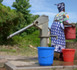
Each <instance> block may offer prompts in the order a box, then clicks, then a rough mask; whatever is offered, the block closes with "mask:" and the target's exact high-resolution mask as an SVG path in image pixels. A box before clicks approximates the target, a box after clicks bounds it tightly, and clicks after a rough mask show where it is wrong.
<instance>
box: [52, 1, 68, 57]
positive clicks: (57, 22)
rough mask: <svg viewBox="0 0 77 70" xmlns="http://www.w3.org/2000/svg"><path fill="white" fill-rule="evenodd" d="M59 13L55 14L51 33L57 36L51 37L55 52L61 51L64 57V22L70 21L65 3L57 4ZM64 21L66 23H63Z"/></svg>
mask: <svg viewBox="0 0 77 70" xmlns="http://www.w3.org/2000/svg"><path fill="white" fill-rule="evenodd" d="M56 5H57V8H58V10H59V13H58V14H57V15H56V16H55V18H54V21H53V24H52V26H51V35H56V36H57V38H56V37H51V46H54V47H55V50H54V51H55V52H57V53H60V58H62V49H65V46H66V42H65V35H64V24H67V23H68V19H69V16H68V15H67V13H66V12H65V4H64V3H63V2H62V3H59V4H56ZM63 22H64V23H63Z"/></svg>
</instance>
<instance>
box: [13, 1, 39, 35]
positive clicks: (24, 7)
mask: <svg viewBox="0 0 77 70" xmlns="http://www.w3.org/2000/svg"><path fill="white" fill-rule="evenodd" d="M12 7H14V8H15V10H16V12H21V13H22V14H23V17H24V19H25V22H22V21H21V19H20V24H19V25H18V27H16V30H20V29H21V28H23V27H25V26H27V25H29V24H31V23H32V22H33V21H34V20H35V19H36V18H38V17H39V16H38V15H37V16H33V15H32V14H30V10H29V8H30V7H31V5H30V4H29V0H16V1H15V2H13V5H12ZM35 30H36V28H34V27H32V28H29V29H27V30H26V31H25V32H23V33H21V35H26V34H31V33H32V32H33V31H35Z"/></svg>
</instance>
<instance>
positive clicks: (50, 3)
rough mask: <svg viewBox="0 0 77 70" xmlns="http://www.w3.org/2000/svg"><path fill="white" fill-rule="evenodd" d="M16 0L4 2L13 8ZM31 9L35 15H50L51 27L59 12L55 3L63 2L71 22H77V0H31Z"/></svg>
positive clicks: (4, 0) (5, 0)
mask: <svg viewBox="0 0 77 70" xmlns="http://www.w3.org/2000/svg"><path fill="white" fill-rule="evenodd" d="M14 1H15V0H3V2H2V4H4V5H6V6H9V7H10V8H11V9H13V7H11V5H12V4H13V2H14ZM29 2H30V5H31V8H29V9H30V10H31V11H30V13H32V14H34V15H37V14H38V15H47V16H48V17H49V22H48V23H49V27H51V25H52V23H53V20H54V16H55V15H56V14H57V13H58V9H57V6H55V5H54V4H58V3H61V2H64V3H65V11H66V12H67V13H68V15H69V22H70V23H72V22H75V23H76V22H77V18H76V16H77V0H30V1H29Z"/></svg>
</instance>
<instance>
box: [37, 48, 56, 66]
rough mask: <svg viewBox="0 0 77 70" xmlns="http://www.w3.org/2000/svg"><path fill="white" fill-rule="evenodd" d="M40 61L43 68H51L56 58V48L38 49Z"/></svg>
mask: <svg viewBox="0 0 77 70" xmlns="http://www.w3.org/2000/svg"><path fill="white" fill-rule="evenodd" d="M37 49H38V61H39V64H40V65H41V66H51V65H52V64H53V58H54V49H55V48H54V47H37Z"/></svg>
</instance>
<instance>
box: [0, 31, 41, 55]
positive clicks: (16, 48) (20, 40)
mask: <svg viewBox="0 0 77 70" xmlns="http://www.w3.org/2000/svg"><path fill="white" fill-rule="evenodd" d="M12 39H13V42H12V43H15V44H14V45H1V46H0V52H3V53H5V54H7V55H11V54H12V55H24V56H37V50H35V49H33V48H30V47H29V45H32V46H34V47H38V46H40V38H39V31H38V30H37V31H35V32H33V33H32V34H30V35H26V36H24V37H21V36H19V35H17V36H14V37H13V38H12Z"/></svg>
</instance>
